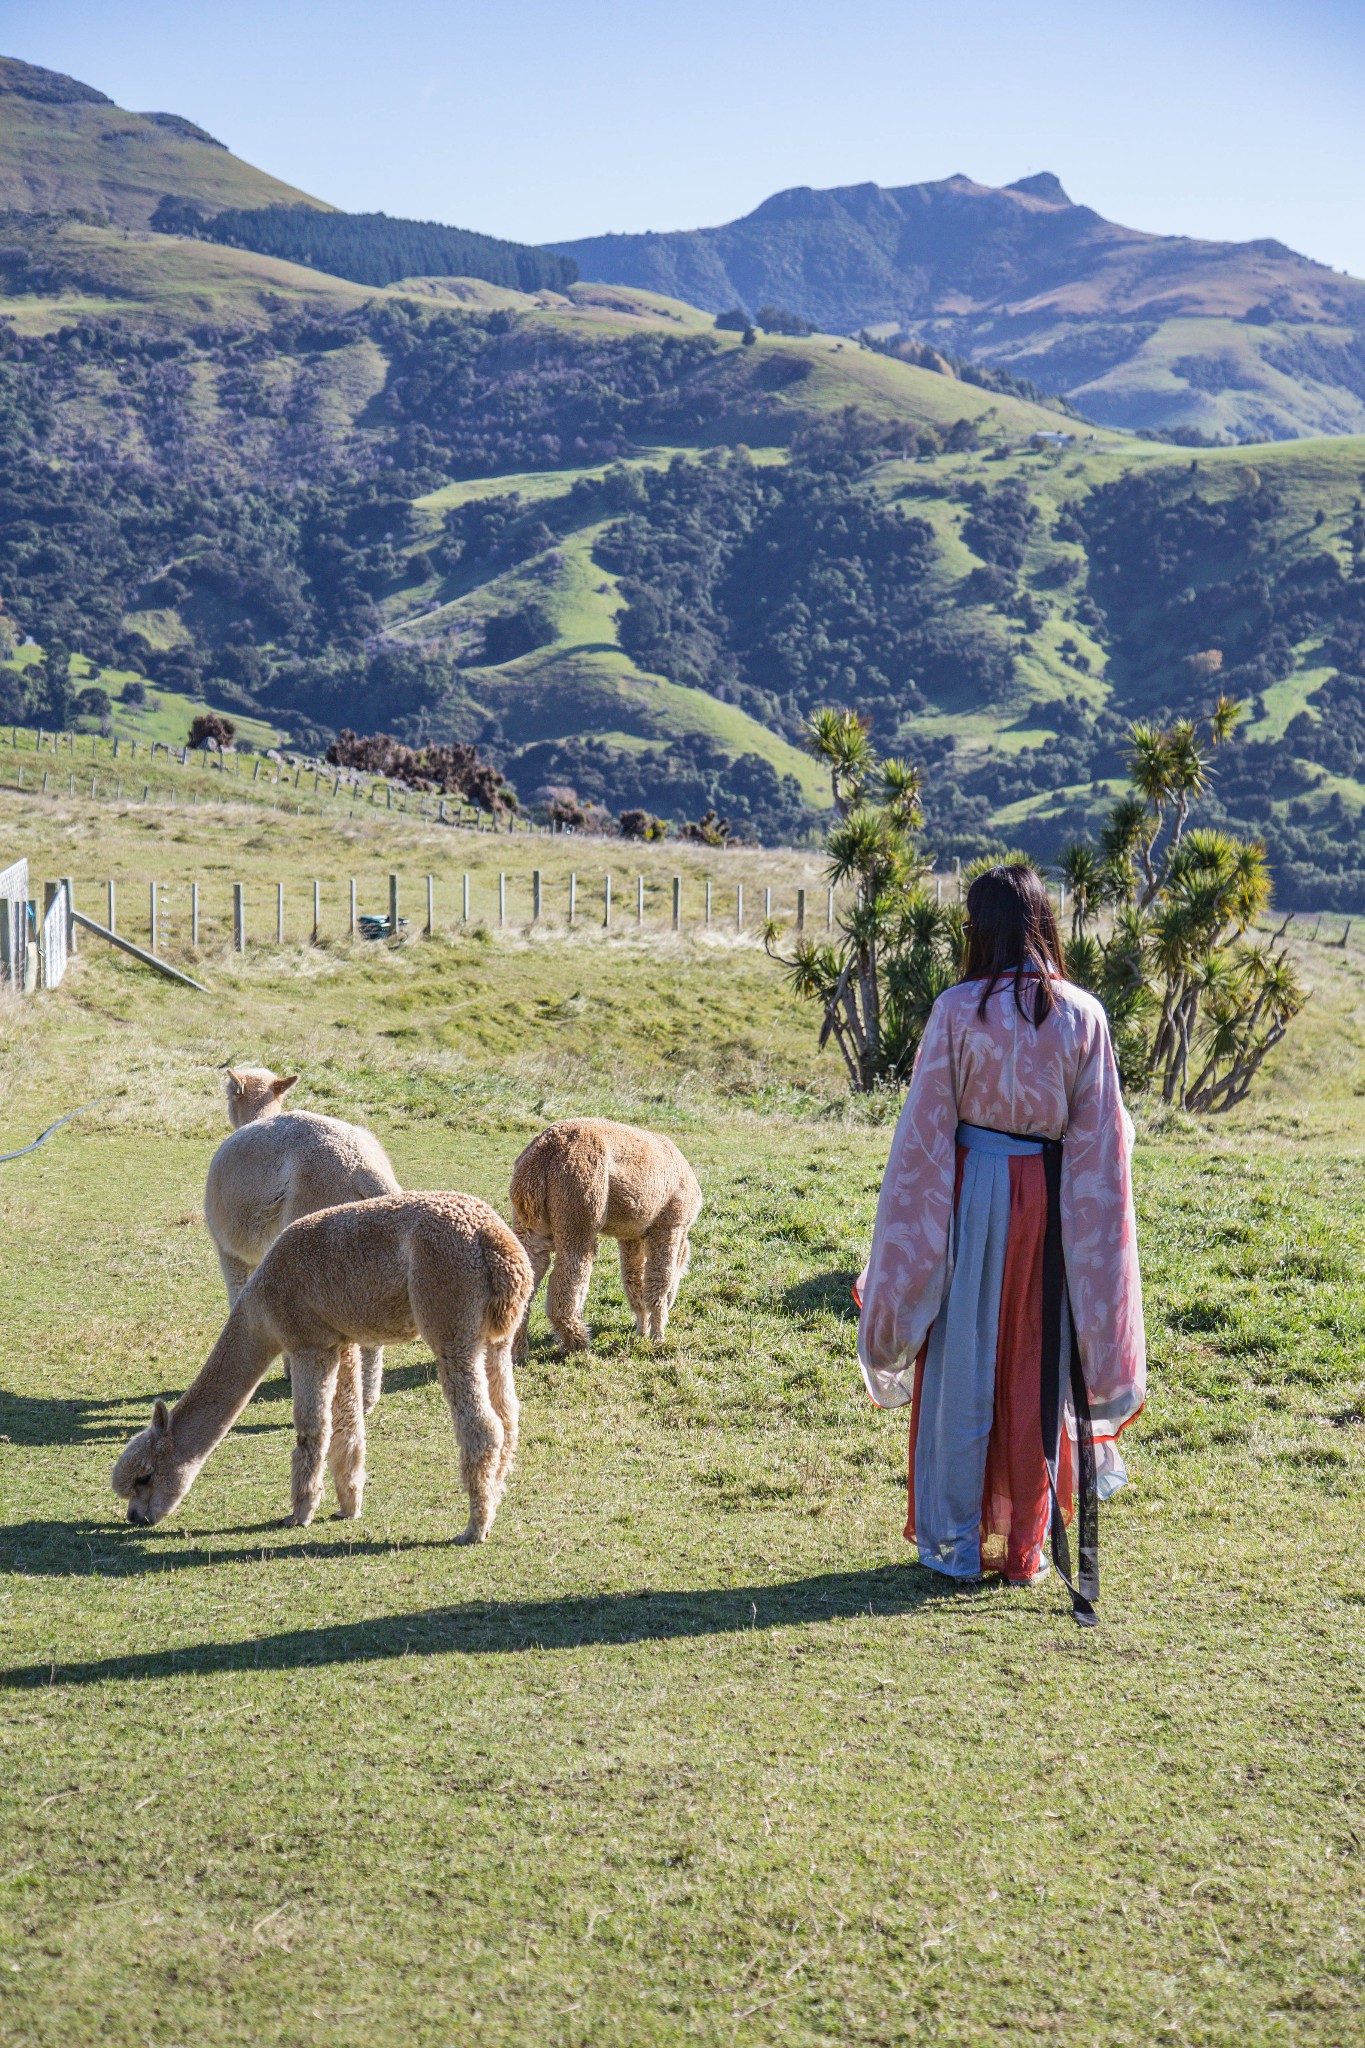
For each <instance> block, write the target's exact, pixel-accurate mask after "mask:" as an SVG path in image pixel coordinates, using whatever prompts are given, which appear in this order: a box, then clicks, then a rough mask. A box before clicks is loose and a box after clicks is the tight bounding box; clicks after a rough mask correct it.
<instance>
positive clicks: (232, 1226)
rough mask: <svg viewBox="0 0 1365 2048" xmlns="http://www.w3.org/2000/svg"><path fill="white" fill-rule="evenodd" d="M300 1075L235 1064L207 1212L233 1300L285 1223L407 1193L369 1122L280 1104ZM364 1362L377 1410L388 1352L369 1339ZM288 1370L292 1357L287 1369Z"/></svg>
mask: <svg viewBox="0 0 1365 2048" xmlns="http://www.w3.org/2000/svg"><path fill="white" fill-rule="evenodd" d="M297 1079H298V1075H297V1074H289V1075H286V1076H283V1077H281V1076H280V1075H278V1074H272V1073H271V1072H270V1071H269V1069H268V1068H266V1067H234V1068H231V1069H229V1072H228V1078H227V1100H228V1120H229V1122H230V1123H231V1125H232V1133H233V1134H232V1136H231V1137H230V1138H225V1139H224V1140H223V1143H222V1144H221V1145H220V1146H219V1147H218V1150H217V1151H216V1152H215V1153H214V1155H213V1158H212V1160H211V1161H210V1163H209V1177H208V1185H207V1186H206V1187H205V1189H204V1220H205V1222H206V1223H207V1224H208V1227H209V1235H210V1236H211V1237H212V1239H213V1242H214V1245H215V1246H216V1248H217V1252H218V1264H219V1266H220V1267H221V1268H222V1273H223V1279H224V1281H225V1282H226V1284H227V1296H228V1307H229V1308H232V1307H233V1306H235V1304H236V1300H237V1297H238V1295H239V1294H240V1293H241V1291H242V1289H243V1288H244V1287H245V1286H246V1283H247V1281H248V1280H249V1279H250V1278H251V1275H252V1274H253V1273H254V1272H255V1270H256V1268H257V1266H259V1265H260V1263H261V1260H262V1259H263V1258H264V1257H265V1255H266V1253H267V1252H268V1251H269V1249H270V1247H271V1245H272V1244H273V1243H274V1242H275V1239H276V1238H277V1237H278V1236H279V1234H280V1232H281V1231H282V1230H287V1229H288V1227H289V1225H290V1224H291V1223H295V1222H297V1221H298V1219H299V1217H300V1216H311V1215H312V1214H313V1213H314V1211H315V1210H318V1209H335V1208H336V1207H337V1205H338V1204H339V1203H341V1202H359V1201H363V1200H364V1199H365V1198H366V1197H367V1196H369V1195H396V1194H397V1193H398V1192H399V1187H398V1180H397V1177H396V1175H395V1174H394V1170H393V1168H392V1166H390V1164H389V1160H388V1155H387V1153H386V1152H385V1150H384V1147H383V1146H382V1145H381V1144H380V1142H379V1140H378V1138H376V1137H375V1136H374V1135H373V1134H372V1133H371V1132H370V1131H365V1130H361V1129H360V1127H359V1126H358V1125H357V1124H345V1123H341V1122H340V1121H339V1120H338V1119H337V1118H336V1117H331V1116H314V1115H312V1114H311V1113H310V1112H309V1111H307V1110H293V1111H290V1112H289V1113H288V1114H282V1113H281V1104H282V1101H283V1098H284V1096H285V1094H286V1093H287V1091H288V1090H289V1089H290V1088H292V1087H293V1086H294V1083H295V1081H297ZM360 1370H361V1377H362V1380H363V1382H364V1389H365V1413H366V1414H367V1415H368V1414H369V1412H370V1410H371V1409H372V1408H373V1407H374V1404H375V1402H376V1401H377V1400H378V1399H379V1390H380V1387H381V1385H382V1383H383V1376H384V1353H383V1351H382V1350H376V1349H375V1348H374V1347H373V1346H372V1345H366V1346H365V1347H364V1349H363V1350H362V1351H361V1354H360ZM289 1371H290V1366H289V1360H288V1359H287V1358H286V1360H285V1377H286V1378H288V1377H289Z"/></svg>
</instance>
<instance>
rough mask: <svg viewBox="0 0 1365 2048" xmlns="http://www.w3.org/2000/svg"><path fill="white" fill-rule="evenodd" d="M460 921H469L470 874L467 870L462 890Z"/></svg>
mask: <svg viewBox="0 0 1365 2048" xmlns="http://www.w3.org/2000/svg"><path fill="white" fill-rule="evenodd" d="M460 922H461V924H468V923H469V875H468V873H467V872H466V874H465V876H464V883H463V887H462V889H461V891H460Z"/></svg>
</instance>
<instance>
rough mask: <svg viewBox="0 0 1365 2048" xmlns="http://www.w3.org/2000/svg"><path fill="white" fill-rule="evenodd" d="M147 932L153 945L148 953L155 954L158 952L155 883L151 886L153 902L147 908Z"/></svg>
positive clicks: (148, 949) (149, 947)
mask: <svg viewBox="0 0 1365 2048" xmlns="http://www.w3.org/2000/svg"><path fill="white" fill-rule="evenodd" d="M147 930H148V932H149V933H150V934H151V944H150V945H149V946H148V948H147V951H148V952H149V953H155V951H156V883H155V882H153V883H152V885H151V900H150V902H149V903H148V906H147Z"/></svg>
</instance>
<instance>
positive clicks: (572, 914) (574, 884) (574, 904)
mask: <svg viewBox="0 0 1365 2048" xmlns="http://www.w3.org/2000/svg"><path fill="white" fill-rule="evenodd" d="M577 916H578V877H577V875H570V877H569V923H570V924H573V923H574V921H575V919H576V918H577Z"/></svg>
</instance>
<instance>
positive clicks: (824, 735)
mask: <svg viewBox="0 0 1365 2048" xmlns="http://www.w3.org/2000/svg"><path fill="white" fill-rule="evenodd" d="M870 734H871V721H870V720H869V719H866V718H860V717H859V716H858V714H857V712H856V711H836V710H834V709H832V708H830V707H828V706H826V707H825V708H824V709H822V710H820V711H815V712H812V714H811V716H810V717H809V718H808V719H807V720H806V745H807V746H808V747H809V749H810V751H811V753H812V754H814V756H815V758H816V760H817V761H823V762H824V763H825V766H826V767H827V768H828V769H829V776H830V786H831V789H832V791H833V795H834V808H835V810H836V811H837V812H838V813H839V815H840V816H841V817H842V816H843V815H844V814H845V812H847V811H850V810H852V809H854V808H855V807H856V806H857V805H858V804H860V803H861V802H862V800H863V798H864V796H865V794H866V792H867V787H868V784H869V782H870V781H871V779H872V776H873V773H874V771H875V769H876V765H877V758H876V754H875V753H874V751H873V747H872V740H871V737H870Z"/></svg>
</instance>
